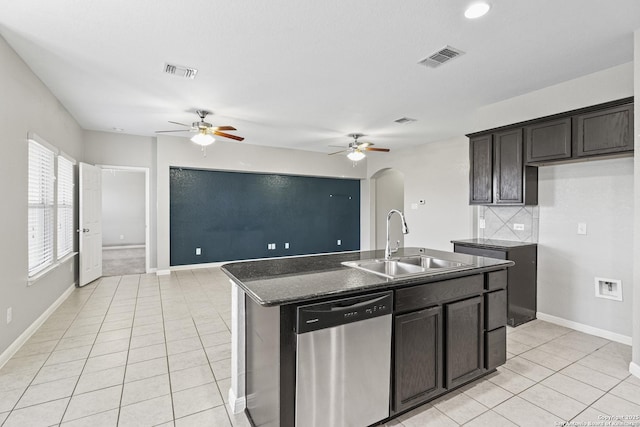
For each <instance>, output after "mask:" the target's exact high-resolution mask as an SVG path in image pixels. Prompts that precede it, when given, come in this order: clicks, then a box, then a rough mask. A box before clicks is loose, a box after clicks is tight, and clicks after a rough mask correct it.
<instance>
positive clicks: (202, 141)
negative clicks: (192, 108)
mask: <svg viewBox="0 0 640 427" xmlns="http://www.w3.org/2000/svg"><path fill="white" fill-rule="evenodd" d="M196 114H197V115H198V116H199V117H200V121H199V122H193V123H191V126H189V125H186V124H184V123H179V122H172V121H171V120H170V121H169V123H173V124H174V125H180V126H185V127H188V128H189V129H178V130H158V131H156V133H171V132H197V133H196V134H195V135H194V136H193V137H192V138H191V141H192V142H194V143H196V144H198V145H202V146H203V147H205V146H207V145H210V144H213V142H214V141H215V138H214V137H213V135H216V136H221V137H223V138H230V139H234V140H236V141H243V140H244V138H243V137H241V136H237V135H231V134H229V133H225V132H221V131H223V130H224V131H230V130H236V128H234V127H233V126H213V125H212V124H211V123H208V122H205V121H204V119H205V117H207V116H208V115H209V114H211V112H209V111H206V110H196Z"/></svg>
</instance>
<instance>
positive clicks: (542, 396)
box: [0, 268, 640, 427]
mask: <svg viewBox="0 0 640 427" xmlns="http://www.w3.org/2000/svg"><path fill="white" fill-rule="evenodd" d="M230 316H231V293H230V286H229V282H228V280H227V278H226V276H225V275H224V274H223V273H221V272H220V270H219V269H216V268H211V269H199V270H191V271H180V272H174V273H172V274H171V276H160V277H156V276H155V275H131V276H116V277H107V278H103V279H101V280H99V281H97V282H96V283H94V284H91V285H89V286H87V287H85V288H82V289H77V290H76V291H75V292H73V294H72V295H71V296H70V297H69V298H68V299H67V301H65V303H64V304H63V305H62V306H61V307H60V308H59V309H58V310H57V311H56V312H55V313H54V314H53V315H52V316H51V317H50V318H49V319H48V320H47V322H46V323H45V324H44V325H43V326H42V327H41V328H40V329H39V330H38V331H37V332H36V333H35V334H34V335H33V337H32V338H31V339H30V340H29V341H28V342H27V343H26V344H25V345H24V346H23V347H22V348H21V349H20V351H19V352H18V353H17V354H16V355H15V356H14V357H13V358H12V359H11V360H10V361H9V362H8V363H7V364H6V365H5V366H4V367H3V368H2V369H1V370H0V425H2V426H3V427H13V426H21V427H22V426H29V427H32V426H33V427H35V426H57V425H61V426H65V427H66V426H92V427H94V426H95V427H98V426H116V425H119V426H156V425H157V426H177V427H181V426H248V425H249V423H248V421H247V420H246V418H245V417H244V415H233V414H231V413H229V411H228V408H227V406H226V405H225V402H226V399H227V392H228V390H229V386H230V379H229V376H230V357H231V349H230V332H229V331H230V324H231V319H230ZM507 349H508V351H509V360H508V361H507V363H506V364H505V365H504V366H502V367H500V368H499V369H498V372H496V373H494V374H491V375H490V376H488V377H486V378H484V379H481V380H478V381H476V382H474V383H472V384H469V385H467V386H465V387H463V388H462V389H459V390H458V391H456V392H454V393H451V394H449V395H448V396H446V397H443V398H440V399H437V400H436V401H434V402H431V403H429V404H427V405H424V406H422V407H420V408H418V409H416V410H413V411H411V412H409V413H407V414H405V415H403V416H401V417H400V418H399V419H398V420H396V421H393V422H391V423H389V424H388V425H394V426H407V427H412V426H420V427H423V426H438V427H441V426H457V425H467V426H518V425H520V426H552V425H558V424H555V423H556V422H561V421H569V420H573V421H592V422H594V421H595V422H598V421H603V419H602V417H603V416H623V415H640V380H639V379H637V378H634V377H633V376H630V375H629V372H628V366H629V361H630V357H631V349H630V347H629V346H625V345H621V344H618V343H614V342H610V341H607V340H605V339H602V338H598V337H594V336H590V335H587V334H583V333H580V332H576V331H572V330H570V329H567V328H563V327H559V326H556V325H552V324H549V323H545V322H542V321H534V322H530V323H528V324H526V325H523V326H520V327H518V328H516V329H510V330H509V334H508V344H507ZM599 417H600V418H599ZM602 425H604V424H602ZM626 425H638V426H640V420H635V424H632V422H629V423H628V424H626Z"/></svg>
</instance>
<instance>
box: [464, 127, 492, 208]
mask: <svg viewBox="0 0 640 427" xmlns="http://www.w3.org/2000/svg"><path fill="white" fill-rule="evenodd" d="M469 156H470V164H471V169H470V170H469V188H470V191H469V193H470V195H469V203H470V204H472V205H484V204H490V203H492V202H493V137H492V135H491V134H488V135H482V136H478V137H475V138H471V139H470V140H469Z"/></svg>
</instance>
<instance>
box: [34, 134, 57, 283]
mask: <svg viewBox="0 0 640 427" xmlns="http://www.w3.org/2000/svg"><path fill="white" fill-rule="evenodd" d="M54 158H55V156H54V153H53V151H51V150H49V149H48V148H45V147H44V146H43V145H41V144H38V143H37V142H35V141H33V140H31V139H30V140H29V190H28V211H29V214H28V215H29V218H28V228H29V230H28V233H29V234H28V236H29V237H28V242H29V276H33V275H34V274H36V273H37V272H39V271H41V270H43V269H44V268H46V267H48V266H49V265H51V264H52V263H53V239H54V235H53V234H54V222H53V221H54V180H55V178H54Z"/></svg>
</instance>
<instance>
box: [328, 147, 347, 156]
mask: <svg viewBox="0 0 640 427" xmlns="http://www.w3.org/2000/svg"><path fill="white" fill-rule="evenodd" d="M347 151H349V149H346V150H340V151H336V152H335V153H329V155H330V156H333V155H334V154H340V153H345V152H347Z"/></svg>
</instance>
